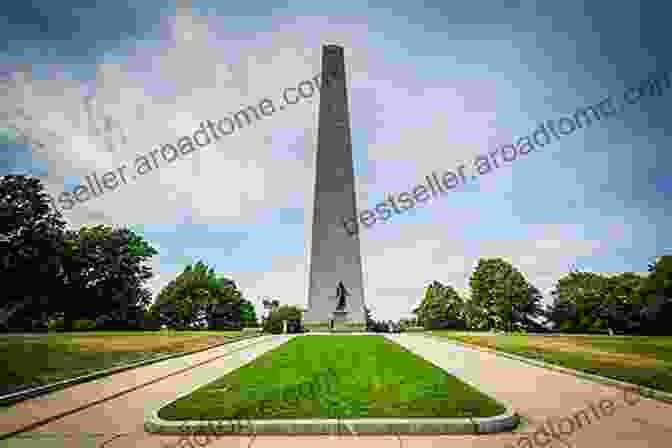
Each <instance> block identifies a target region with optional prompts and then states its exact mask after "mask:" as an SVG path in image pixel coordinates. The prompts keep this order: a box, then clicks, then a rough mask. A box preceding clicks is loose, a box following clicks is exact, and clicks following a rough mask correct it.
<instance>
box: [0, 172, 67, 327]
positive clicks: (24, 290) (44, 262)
mask: <svg viewBox="0 0 672 448" xmlns="http://www.w3.org/2000/svg"><path fill="white" fill-rule="evenodd" d="M64 231H65V221H64V220H63V219H62V216H61V215H60V213H58V211H57V210H56V208H54V207H53V203H52V202H51V199H50V197H49V195H48V194H47V193H46V192H45V191H44V186H43V185H42V183H41V181H40V180H39V179H35V178H29V177H26V176H21V175H8V176H4V177H2V178H0V284H1V285H2V294H0V327H3V326H5V325H7V326H8V327H11V326H13V325H12V323H11V322H10V321H14V326H15V327H18V328H21V327H23V328H21V329H26V330H32V329H33V328H32V327H33V326H34V325H37V326H42V327H45V328H46V321H47V320H48V319H49V316H51V315H53V313H54V309H53V308H52V306H51V305H52V301H53V298H54V297H55V296H58V295H59V294H60V293H61V292H62V290H61V288H60V286H61V284H62V283H61V280H60V273H61V272H62V270H63V267H62V264H61V259H62V251H63V234H64ZM18 328H17V329H18Z"/></svg>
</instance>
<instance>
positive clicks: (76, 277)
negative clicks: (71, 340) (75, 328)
mask: <svg viewBox="0 0 672 448" xmlns="http://www.w3.org/2000/svg"><path fill="white" fill-rule="evenodd" d="M156 253H157V251H156V250H155V249H154V248H153V247H151V246H150V245H149V244H148V243H147V242H145V241H144V239H143V238H142V237H140V236H139V235H137V234H136V233H134V232H133V231H131V230H129V229H127V228H120V229H113V228H112V227H110V226H105V225H97V226H91V227H87V226H83V227H82V228H80V229H79V231H77V232H74V231H67V232H66V237H65V250H64V254H65V255H66V256H65V257H64V258H63V265H64V283H65V288H66V291H67V292H68V295H67V299H65V298H64V300H61V301H59V303H58V305H57V308H58V310H59V311H61V312H63V314H64V316H65V318H64V320H65V327H66V329H67V328H70V325H71V322H72V321H73V320H74V319H77V318H85V319H96V318H102V319H103V320H104V321H105V322H106V323H105V325H106V326H107V327H116V328H120V329H124V328H129V327H131V326H132V324H131V321H134V322H136V321H137V315H138V313H141V310H143V309H144V308H145V307H146V306H147V305H149V303H150V302H151V295H150V294H149V293H148V291H147V290H146V289H145V287H144V283H145V282H146V281H147V280H149V279H150V278H151V277H152V270H151V268H150V267H149V266H148V265H147V264H146V263H147V262H148V261H149V259H150V258H151V257H152V256H153V255H155V254H156Z"/></svg>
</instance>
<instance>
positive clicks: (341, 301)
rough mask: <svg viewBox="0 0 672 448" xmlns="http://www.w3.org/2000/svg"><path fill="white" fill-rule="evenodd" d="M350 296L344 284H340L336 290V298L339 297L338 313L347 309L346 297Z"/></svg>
mask: <svg viewBox="0 0 672 448" xmlns="http://www.w3.org/2000/svg"><path fill="white" fill-rule="evenodd" d="M349 295H350V294H349V293H348V291H346V289H345V286H344V285H343V282H338V287H337V288H336V297H338V305H336V311H343V310H344V309H345V297H346V296H349Z"/></svg>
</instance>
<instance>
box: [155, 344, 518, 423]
mask: <svg viewBox="0 0 672 448" xmlns="http://www.w3.org/2000/svg"><path fill="white" fill-rule="evenodd" d="M320 379H322V380H323V381H320ZM324 383H326V384H324ZM304 386H306V387H304ZM250 391H254V392H255V394H252V393H250ZM241 409H242V410H245V411H246V412H247V413H248V415H250V416H254V417H255V418H336V417H337V416H340V417H343V418H355V417H468V416H473V417H485V416H494V415H498V414H501V413H503V412H504V411H505V409H504V407H502V406H501V405H500V404H498V403H497V402H495V401H494V400H492V399H490V398H489V397H487V396H485V395H483V394H481V393H480V392H479V391H478V390H476V389H474V388H472V387H471V386H469V385H467V384H465V383H463V382H461V381H460V380H458V379H457V378H455V377H453V376H451V375H449V374H448V373H446V372H445V371H443V370H441V369H439V368H438V367H435V366H434V365H432V364H430V363H429V362H428V361H425V360H424V359H422V358H420V357H418V356H416V355H415V354H413V353H411V352H409V351H407V350H406V349H404V348H402V347H401V346H399V345H398V344H395V343H393V342H391V341H389V340H387V339H385V338H384V337H382V336H345V335H343V336H320V335H313V336H302V337H298V338H295V339H292V340H291V341H289V342H288V343H287V344H284V345H282V346H280V347H278V348H276V349H275V350H272V351H270V352H268V353H265V354H263V355H262V356H260V357H259V358H257V359H255V360H254V361H252V362H251V363H249V364H247V365H245V366H243V367H241V368H240V369H238V370H235V371H233V372H231V373H229V374H227V375H225V376H223V377H222V378H220V379H218V380H217V381H214V382H212V383H210V384H208V385H206V386H204V387H202V388H200V389H198V390H196V391H194V392H193V393H192V394H191V395H189V396H187V397H184V398H181V399H179V400H177V401H175V402H173V403H171V404H169V405H167V406H166V407H164V408H162V409H161V410H160V411H159V416H160V417H161V418H163V419H166V420H192V419H198V420H216V419H222V418H232V417H236V416H240V415H241V414H240V413H239V412H240V410H241Z"/></svg>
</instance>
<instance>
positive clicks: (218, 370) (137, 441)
mask: <svg viewBox="0 0 672 448" xmlns="http://www.w3.org/2000/svg"><path fill="white" fill-rule="evenodd" d="M387 336H388V337H389V338H390V339H392V340H394V341H396V342H398V343H399V344H401V345H402V346H404V347H407V348H408V349H410V350H412V351H413V352H415V353H416V354H418V355H420V356H422V357H423V358H425V359H427V360H429V361H431V362H433V363H434V364H435V365H437V366H439V367H442V368H445V369H446V370H448V371H449V372H451V373H453V374H455V375H457V376H459V377H462V378H464V379H465V380H466V381H467V382H470V383H472V384H475V385H476V386H477V387H478V388H479V389H481V390H482V391H483V392H485V393H487V394H488V395H490V396H492V397H493V398H496V399H499V400H502V401H508V402H510V403H512V404H513V405H514V407H515V408H516V409H517V410H518V412H519V413H520V414H522V415H523V416H524V417H525V419H526V420H527V423H526V424H524V425H523V426H522V427H521V428H519V429H518V430H517V432H516V433H513V434H511V433H509V434H494V435H487V436H450V435H446V436H406V435H401V436H396V435H390V436H334V437H329V436H300V437H280V436H278V437H275V436H259V437H256V438H253V437H246V436H243V437H241V436H222V437H221V438H219V439H218V440H213V441H212V443H209V444H207V446H208V447H210V448H222V447H243V448H247V447H253V448H281V447H285V446H287V447H291V448H303V447H306V448H315V447H317V446H319V448H330V447H332V446H336V445H338V446H340V447H346V446H347V447H348V448H359V447H362V448H365V447H366V448H377V447H385V448H387V447H389V448H397V447H403V448H424V447H428V448H429V447H433V448H439V447H440V448H444V447H445V448H453V447H457V448H467V447H469V448H471V447H477V448H481V447H482V448H490V447H492V448H509V447H516V448H518V447H529V448H532V447H533V446H534V447H537V446H539V447H544V448H547V447H549V448H562V447H565V448H582V447H585V448H589V447H590V448H592V447H603V446H604V447H609V448H626V447H627V448H640V447H641V448H644V447H646V448H666V447H668V446H670V440H672V406H670V405H667V404H664V403H660V402H657V401H653V400H650V399H645V398H640V401H639V402H638V403H636V404H634V405H632V406H630V405H627V404H625V402H624V398H628V399H629V400H633V401H634V400H636V399H637V396H636V395H632V394H629V395H627V396H624V394H623V392H622V391H620V390H618V389H616V388H613V387H609V386H603V385H599V384H595V383H591V382H589V381H586V380H581V379H578V378H576V377H573V376H570V375H566V374H562V373H559V372H553V371H549V370H547V369H543V368H540V367H534V366H530V365H528V364H525V363H521V362H520V361H515V360H512V359H509V358H504V357H501V356H497V355H495V354H492V353H488V352H481V351H477V350H472V349H469V348H464V347H462V346H459V345H456V344H454V343H452V342H450V341H447V340H446V341H442V340H439V339H435V338H429V337H425V336H422V335H413V334H401V335H387ZM293 337H295V336H266V337H263V338H260V339H258V340H256V341H255V343H254V344H252V343H251V341H239V342H236V343H232V344H230V345H227V346H224V347H219V348H215V349H212V350H208V351H206V352H201V353H198V354H195V355H190V356H187V357H184V358H177V359H173V360H168V361H165V362H161V363H158V364H155V365H151V366H147V367H142V368H139V369H135V370H131V371H129V372H123V373H120V374H117V375H114V376H112V377H108V378H105V379H101V380H97V381H94V382H91V383H86V384H82V385H79V386H75V387H72V388H69V389H66V390H63V391H59V392H55V393H53V394H50V395H49V396H45V397H42V398H38V399H34V400H30V401H28V402H24V403H20V404H18V405H16V406H14V407H12V408H9V409H8V410H0V433H6V432H8V431H12V430H15V429H17V428H18V427H20V426H21V425H25V424H27V423H30V422H32V421H38V420H40V419H41V418H44V417H47V416H49V415H55V414H56V413H59V412H64V411H67V410H68V409H75V408H76V407H78V406H80V405H82V404H86V403H87V402H88V403H90V402H91V401H92V399H101V398H104V397H109V396H112V395H113V394H115V393H117V392H119V391H121V390H127V389H130V388H132V387H138V386H140V385H142V384H143V383H146V382H148V381H151V380H152V379H157V378H161V377H162V376H165V375H168V374H171V373H175V372H177V371H179V370H180V369H184V368H186V367H189V366H193V365H195V364H197V363H199V362H203V361H206V360H208V359H212V358H216V357H218V356H223V357H221V358H219V359H216V360H214V361H212V362H210V363H207V364H203V365H202V366H200V367H197V368H194V369H192V370H189V371H186V372H183V373H179V374H175V375H173V376H170V377H168V378H165V379H162V380H160V381H156V382H154V383H153V384H150V385H148V386H145V387H140V388H138V389H136V390H134V391H132V392H129V393H127V394H124V395H121V396H119V397H117V398H113V399H110V400H107V401H105V402H102V403H100V404H96V405H94V406H91V407H88V408H86V409H83V410H81V411H79V412H76V413H73V414H72V415H69V416H66V417H63V418H60V419H58V420H55V421H53V422H51V423H48V424H46V425H43V426H39V427H37V428H35V429H34V430H32V431H30V432H27V433H23V434H20V435H18V436H15V437H12V438H9V439H7V440H2V441H0V447H2V448H4V447H9V448H24V447H25V448H28V447H30V448H33V447H34V448H55V447H64V448H65V447H68V448H70V447H91V448H94V447H95V448H122V447H128V448H131V447H139V448H168V447H169V446H170V447H173V446H174V444H175V443H176V442H177V440H178V438H177V437H175V436H157V435H152V434H147V433H145V431H144V429H143V422H144V418H145V415H146V413H147V411H148V410H152V409H155V408H156V407H157V406H158V405H160V404H161V403H168V402H170V401H172V400H173V399H174V398H175V397H176V396H177V395H179V394H181V393H184V392H188V391H189V390H191V389H192V388H193V387H194V385H197V384H198V385H200V384H203V383H206V382H210V381H212V380H214V379H216V378H218V377H220V376H222V375H224V374H226V373H228V372H229V371H231V370H234V369H236V368H238V367H240V366H241V365H243V364H245V363H247V362H249V361H250V360H252V359H254V358H255V357H257V356H259V355H260V354H262V353H264V352H266V351H268V350H271V349H273V348H275V347H277V346H279V345H281V344H283V343H284V342H286V341H287V340H289V339H291V338H293ZM245 347H248V348H245ZM237 349H240V350H239V351H235V350H237ZM605 398H609V399H612V400H613V402H614V403H615V404H616V408H615V409H612V410H611V411H612V415H611V416H604V415H603V416H602V417H601V418H600V419H599V420H598V419H596V417H594V416H593V414H592V413H591V414H590V415H588V414H585V413H584V414H583V415H584V417H586V418H588V422H589V423H587V422H586V421H585V420H584V421H583V425H582V426H583V427H581V428H577V427H576V426H574V431H570V430H571V427H570V426H567V425H565V426H564V427H563V426H560V429H559V430H560V431H562V430H563V428H565V429H566V431H568V432H567V435H565V436H562V435H561V434H558V433H557V431H558V429H556V435H557V438H555V439H554V436H553V435H550V434H549V435H548V436H546V435H544V434H542V433H539V432H538V434H537V440H538V443H536V444H535V443H534V442H533V441H530V442H529V443H528V441H526V439H524V438H523V437H528V436H529V437H533V436H534V432H535V430H537V429H538V428H539V427H540V426H541V425H542V423H543V422H544V421H545V419H547V418H549V417H551V418H554V419H556V422H557V421H558V420H557V419H563V418H566V417H572V416H573V415H575V414H576V413H577V412H581V411H582V410H585V409H588V408H587V407H588V406H589V405H590V404H591V403H592V404H594V406H599V404H598V403H599V402H600V400H602V399H605ZM587 412H598V413H599V411H590V410H589V411H587ZM591 417H592V420H591ZM566 423H567V424H571V422H567V421H566ZM556 425H557V423H556ZM556 428H557V427H556ZM558 439H561V440H558ZM196 442H198V443H200V446H206V445H205V444H204V439H201V440H198V439H197V440H192V444H191V445H187V444H182V445H181V446H193V447H197V446H199V444H197V443H196Z"/></svg>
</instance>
